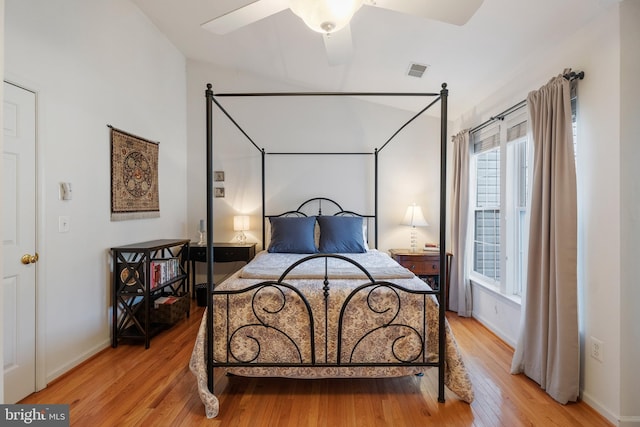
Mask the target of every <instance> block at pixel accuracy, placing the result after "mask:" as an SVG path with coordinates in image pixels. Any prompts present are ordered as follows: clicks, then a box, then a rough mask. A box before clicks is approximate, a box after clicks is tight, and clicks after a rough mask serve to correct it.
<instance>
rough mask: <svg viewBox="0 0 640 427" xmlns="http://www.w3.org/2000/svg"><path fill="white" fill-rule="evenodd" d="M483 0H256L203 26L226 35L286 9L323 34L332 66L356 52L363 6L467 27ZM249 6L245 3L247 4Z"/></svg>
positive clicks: (344, 60) (341, 62)
mask: <svg viewBox="0 0 640 427" xmlns="http://www.w3.org/2000/svg"><path fill="white" fill-rule="evenodd" d="M483 1H484V0H254V1H252V2H250V3H249V4H246V5H245V6H242V7H240V8H237V9H234V10H231V11H229V12H227V13H225V14H223V15H220V16H218V17H216V18H213V19H212V20H210V21H207V22H205V23H204V24H202V27H203V28H204V29H206V30H209V31H211V32H213V33H216V34H227V33H230V32H232V31H234V30H237V29H239V28H241V27H244V26H245V25H249V24H251V23H253V22H256V21H259V20H261V19H263V18H266V17H268V16H271V15H274V14H276V13H279V12H281V11H283V10H286V9H291V11H292V12H293V13H295V14H296V15H298V16H299V17H300V18H302V20H303V21H304V22H305V24H307V26H308V27H309V28H311V29H312V30H314V31H316V32H319V33H321V34H322V36H323V39H324V44H325V49H326V51H327V57H328V60H329V64H330V65H338V64H343V63H345V62H347V61H348V60H349V58H350V57H351V55H352V53H353V44H352V42H351V29H350V28H349V21H350V20H351V18H352V17H353V14H354V13H356V12H357V11H358V10H359V9H360V7H361V6H363V5H365V6H368V7H379V8H382V9H388V10H393V11H396V12H401V13H406V14H409V15H414V16H420V17H423V18H427V19H433V20H436V21H441V22H446V23H449V24H454V25H464V24H465V23H466V22H467V21H468V20H469V19H470V18H471V17H472V16H473V14H474V13H475V12H476V11H477V10H478V8H479V7H480V5H481V4H482V2H483ZM245 3H246V1H245Z"/></svg>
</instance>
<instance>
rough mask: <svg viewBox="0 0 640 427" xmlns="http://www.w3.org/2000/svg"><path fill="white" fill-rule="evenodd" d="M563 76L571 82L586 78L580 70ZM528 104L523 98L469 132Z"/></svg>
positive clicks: (482, 127) (502, 118)
mask: <svg viewBox="0 0 640 427" xmlns="http://www.w3.org/2000/svg"><path fill="white" fill-rule="evenodd" d="M562 77H564V78H565V79H567V80H569V81H570V82H572V81H574V80H582V79H584V71H578V72H577V73H576V72H575V71H570V72H568V73H565V74H563V75H562ZM526 105H527V100H526V99H523V100H522V101H520V102H518V103H517V104H514V105H512V106H511V107H509V108H507V109H506V110H504V111H503V112H501V113H498V114H496V115H495V116H491V117H489V119H488V120H485V121H484V122H482V123H480V124H479V125H478V126H476V127H474V128H472V129H470V130H469V133H470V134H471V133H474V132H477V131H479V130H481V129H484V128H486V127H487V126H488V125H490V124H491V123H493V122H494V121H496V120H504V118H505V117H506V116H507V114H509V113H513V112H514V111H517V110H519V109H520V108H522V107H524V106H526Z"/></svg>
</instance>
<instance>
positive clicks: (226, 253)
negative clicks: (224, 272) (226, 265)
mask: <svg viewBox="0 0 640 427" xmlns="http://www.w3.org/2000/svg"><path fill="white" fill-rule="evenodd" d="M254 256H256V243H214V244H213V261H214V262H234V261H244V262H247V263H248V262H249V261H251V260H252V259H253V257H254ZM189 261H191V291H192V294H191V295H192V296H193V297H194V298H195V294H196V262H207V246H206V245H198V244H197V243H194V242H191V245H190V246H189Z"/></svg>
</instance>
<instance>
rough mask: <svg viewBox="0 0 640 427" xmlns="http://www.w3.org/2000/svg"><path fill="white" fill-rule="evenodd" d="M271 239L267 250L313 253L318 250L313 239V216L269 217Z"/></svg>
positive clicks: (314, 218) (314, 220)
mask: <svg viewBox="0 0 640 427" xmlns="http://www.w3.org/2000/svg"><path fill="white" fill-rule="evenodd" d="M269 221H270V222H271V241H270V242H269V249H268V251H269V252H279V253H292V254H314V253H316V252H318V250H317V248H316V245H315V243H314V241H313V228H314V226H315V223H316V217H315V216H302V217H293V216H291V217H286V216H283V217H277V218H269Z"/></svg>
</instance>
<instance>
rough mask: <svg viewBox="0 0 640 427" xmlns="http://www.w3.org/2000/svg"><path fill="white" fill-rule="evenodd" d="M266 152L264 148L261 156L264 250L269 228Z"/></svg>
mask: <svg viewBox="0 0 640 427" xmlns="http://www.w3.org/2000/svg"><path fill="white" fill-rule="evenodd" d="M266 154H267V153H266V152H265V151H264V148H263V149H262V150H260V155H261V161H262V249H267V244H266V240H265V238H266V233H265V230H266V227H267V208H266V205H267V204H266V197H265V192H266V190H265V183H264V181H265V166H264V162H265V157H266Z"/></svg>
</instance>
